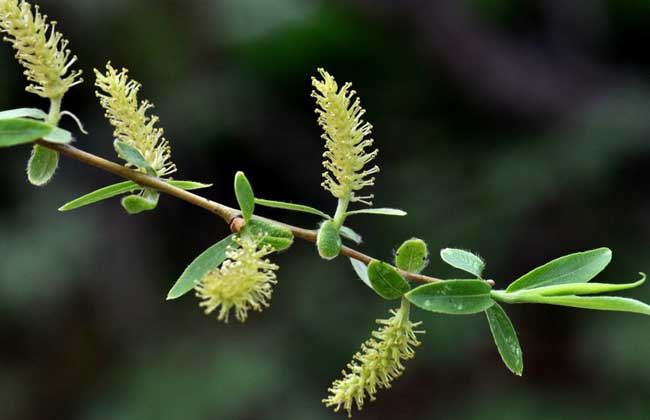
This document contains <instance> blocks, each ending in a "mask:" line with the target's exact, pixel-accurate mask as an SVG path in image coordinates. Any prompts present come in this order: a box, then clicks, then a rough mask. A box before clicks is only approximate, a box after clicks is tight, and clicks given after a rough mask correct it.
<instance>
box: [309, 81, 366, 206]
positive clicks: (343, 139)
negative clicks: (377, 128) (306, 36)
mask: <svg viewBox="0 0 650 420" xmlns="http://www.w3.org/2000/svg"><path fill="white" fill-rule="evenodd" d="M318 72H319V73H320V75H321V77H322V80H318V79H316V78H315V77H313V78H312V85H313V86H314V91H313V92H312V95H311V96H312V97H314V98H316V103H317V105H318V106H319V108H318V109H316V113H317V114H318V124H319V125H320V126H321V127H322V128H323V130H324V133H323V135H322V136H321V137H322V138H323V140H325V148H326V151H325V153H324V154H323V157H324V158H325V161H324V162H323V166H324V167H325V169H326V171H325V172H324V173H323V178H325V180H324V181H323V183H322V186H323V188H325V189H326V190H328V191H329V192H330V193H332V195H333V196H334V197H336V198H338V199H341V200H349V201H351V202H354V201H358V202H361V203H364V204H367V205H372V202H371V200H372V198H373V195H372V194H370V195H365V196H363V195H357V193H358V191H359V190H361V189H363V188H365V187H369V186H372V185H374V184H375V178H374V177H372V175H373V174H376V173H377V172H379V167H378V166H376V165H375V166H373V167H372V168H370V169H365V170H364V167H365V166H366V165H367V164H368V163H370V161H372V160H373V159H374V158H375V157H376V156H377V153H379V152H378V151H377V149H375V150H373V151H371V152H368V151H366V149H367V148H369V147H371V146H372V144H373V140H372V139H370V138H368V136H370V134H371V132H372V125H371V124H369V123H367V122H364V121H363V119H362V117H363V115H364V114H365V112H366V111H365V110H364V109H363V108H362V107H361V100H360V99H359V98H358V97H356V98H355V95H356V92H355V91H354V90H351V87H352V84H351V83H346V84H344V85H343V86H342V87H341V88H340V89H339V86H338V84H337V83H336V81H335V80H334V78H333V77H332V76H331V75H330V74H329V73H327V72H326V71H325V70H323V69H318Z"/></svg>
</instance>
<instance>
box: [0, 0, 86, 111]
mask: <svg viewBox="0 0 650 420" xmlns="http://www.w3.org/2000/svg"><path fill="white" fill-rule="evenodd" d="M0 30H1V31H2V32H4V33H5V34H7V36H5V38H4V40H5V41H7V42H9V43H11V44H12V46H13V48H14V49H15V50H16V58H17V59H18V61H19V62H20V64H21V65H22V66H23V67H24V68H25V76H26V77H27V80H29V81H30V82H31V83H32V84H30V85H29V86H28V87H27V88H26V90H27V91H28V92H31V93H34V94H36V95H39V96H41V97H43V98H49V99H55V100H56V99H60V98H61V97H63V95H64V94H65V93H66V92H67V91H68V90H69V89H70V88H71V87H73V86H75V85H77V84H79V83H81V82H82V81H83V80H82V79H81V78H80V76H81V73H82V72H81V71H79V70H70V68H71V66H72V65H73V64H74V63H75V62H76V61H77V57H76V56H72V55H71V52H70V50H69V49H68V48H67V47H68V40H66V39H64V38H63V35H61V33H59V32H57V31H56V22H50V23H48V22H47V16H45V15H42V14H41V13H40V12H39V7H38V6H34V7H33V9H32V6H31V5H30V4H29V3H27V2H26V1H22V0H21V1H19V0H0Z"/></svg>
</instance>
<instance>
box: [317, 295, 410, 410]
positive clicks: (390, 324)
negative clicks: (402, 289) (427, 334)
mask: <svg viewBox="0 0 650 420" xmlns="http://www.w3.org/2000/svg"><path fill="white" fill-rule="evenodd" d="M390 313H391V315H392V316H391V317H390V318H389V319H385V320H384V319H380V320H377V323H378V324H379V325H381V327H380V328H379V330H377V331H373V333H372V338H370V339H369V340H367V341H366V342H365V343H363V344H362V345H361V351H359V352H357V354H355V355H354V357H353V359H352V361H351V362H350V363H348V370H347V371H346V370H344V371H343V372H342V374H343V378H341V379H337V380H335V381H334V383H333V384H332V386H331V388H329V390H328V391H329V396H328V397H327V398H325V399H324V400H323V403H325V405H326V406H327V407H334V411H338V410H340V409H341V408H343V409H344V410H346V411H347V412H348V416H350V417H351V416H352V409H353V407H354V406H355V405H356V407H357V410H361V409H362V408H363V403H364V401H365V399H366V398H369V399H370V401H374V400H375V394H376V393H377V391H378V390H379V389H381V388H384V389H386V388H390V387H391V382H392V381H393V380H394V379H395V378H397V377H398V376H400V375H401V374H402V373H403V372H404V365H402V361H404V360H409V359H412V358H413V357H415V351H414V347H417V346H419V345H420V342H419V341H418V339H417V337H416V334H419V333H423V331H415V330H414V328H416V327H417V326H418V325H420V323H419V322H418V323H413V322H411V321H410V320H409V303H408V302H407V301H402V306H401V307H400V309H399V310H397V311H395V310H391V311H390Z"/></svg>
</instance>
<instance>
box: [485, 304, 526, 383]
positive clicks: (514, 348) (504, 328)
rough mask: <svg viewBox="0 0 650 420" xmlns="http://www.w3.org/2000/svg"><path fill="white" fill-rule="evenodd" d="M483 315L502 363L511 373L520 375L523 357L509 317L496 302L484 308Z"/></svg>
mask: <svg viewBox="0 0 650 420" xmlns="http://www.w3.org/2000/svg"><path fill="white" fill-rule="evenodd" d="M485 315H486V316H487V320H488V323H489V324H490V331H492V337H494V343H495V344H496V345H497V349H498V350H499V354H500V355H501V359H503V363H505V364H506V366H507V367H508V369H510V371H512V373H514V374H515V375H517V376H521V374H522V373H523V371H524V359H523V355H522V352H521V346H520V345H519V339H518V338H517V332H516V331H515V328H514V327H513V326H512V322H511V321H510V318H508V315H506V312H505V311H504V310H503V308H502V307H501V306H500V305H499V304H498V303H495V304H494V305H493V306H491V307H489V308H488V309H486V310H485Z"/></svg>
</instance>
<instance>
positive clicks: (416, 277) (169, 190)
mask: <svg viewBox="0 0 650 420" xmlns="http://www.w3.org/2000/svg"><path fill="white" fill-rule="evenodd" d="M36 143H37V144H39V145H41V146H43V147H47V148H49V149H52V150H54V151H56V152H59V153H60V154H62V155H64V156H67V157H69V158H71V159H75V160H78V161H80V162H83V163H85V164H88V165H91V166H94V167H96V168H99V169H102V170H104V171H106V172H110V173H112V174H114V175H117V176H119V177H121V178H125V179H128V180H131V181H133V182H135V183H137V184H139V185H142V186H143V187H149V188H153V189H155V190H157V191H160V192H163V193H165V194H168V195H171V196H173V197H176V198H178V199H181V200H183V201H186V202H188V203H190V204H193V205H195V206H197V207H200V208H203V209H205V210H208V211H209V212H211V213H214V214H216V215H217V216H219V217H220V218H221V219H223V220H224V221H225V222H226V223H228V224H229V225H230V226H231V229H232V230H233V231H239V229H240V228H241V226H242V224H241V223H240V222H239V221H238V219H239V218H240V211H239V210H237V209H234V208H232V207H228V206H224V205H223V204H221V203H217V202H216V201H212V200H208V199H207V198H205V197H202V196H200V195H198V194H194V193H192V192H189V191H185V190H183V189H180V188H177V187H174V186H173V185H171V184H168V183H167V182H165V181H163V180H161V179H159V178H156V177H153V176H149V175H146V174H143V173H141V172H136V171H134V170H131V169H129V168H126V167H124V166H123V165H120V164H117V163H115V162H111V161H110V160H107V159H104V158H101V157H99V156H96V155H93V154H91V153H88V152H85V151H83V150H81V149H77V148H76V147H74V146H70V145H68V144H55V143H49V142H46V141H43V140H38V141H37V142H36ZM255 217H257V218H259V219H263V220H266V221H268V222H271V223H275V224H278V225H280V226H283V227H286V228H287V229H289V230H291V232H292V233H293V235H294V236H295V237H296V238H300V239H303V240H305V241H308V242H313V243H316V237H317V235H318V232H317V231H315V230H310V229H303V228H300V227H297V226H293V225H289V224H286V223H282V222H278V221H277V220H273V219H266V218H263V217H258V216H255ZM341 254H342V255H345V256H346V257H350V258H353V259H355V260H358V261H361V262H363V263H364V264H370V262H371V261H373V260H375V258H373V257H371V256H369V255H366V254H364V253H362V252H359V251H357V250H355V249H352V248H350V247H347V246H344V247H342V248H341ZM399 271H400V273H401V274H402V275H403V276H404V277H405V278H406V279H408V280H411V281H415V282H420V283H434V282H439V281H442V280H441V279H438V278H435V277H429V276H425V275H422V274H415V273H409V272H406V271H403V270H399Z"/></svg>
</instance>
